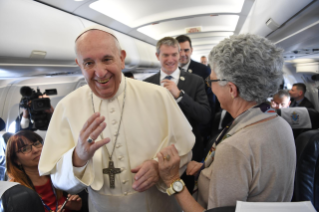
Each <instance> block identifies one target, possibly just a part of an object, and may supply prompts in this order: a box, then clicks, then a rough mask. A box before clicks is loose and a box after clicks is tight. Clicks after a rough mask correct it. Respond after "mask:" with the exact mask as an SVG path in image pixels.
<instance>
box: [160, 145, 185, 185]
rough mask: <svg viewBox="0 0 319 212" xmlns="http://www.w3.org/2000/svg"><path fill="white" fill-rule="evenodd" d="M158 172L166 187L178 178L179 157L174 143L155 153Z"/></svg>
mask: <svg viewBox="0 0 319 212" xmlns="http://www.w3.org/2000/svg"><path fill="white" fill-rule="evenodd" d="M157 158H158V169H159V174H160V177H161V178H162V180H163V181H164V183H165V184H166V185H167V187H169V186H170V184H171V183H173V182H174V181H175V180H177V179H179V178H180V176H179V163H180V157H179V155H178V151H177V149H176V148H175V146H174V144H172V145H171V146H168V147H165V148H164V149H162V151H160V152H159V153H157Z"/></svg>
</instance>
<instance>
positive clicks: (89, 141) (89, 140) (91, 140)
mask: <svg viewBox="0 0 319 212" xmlns="http://www.w3.org/2000/svg"><path fill="white" fill-rule="evenodd" d="M86 141H87V142H88V143H89V144H90V143H92V142H93V141H94V140H93V139H92V138H91V136H89V138H88V139H87V140H86Z"/></svg>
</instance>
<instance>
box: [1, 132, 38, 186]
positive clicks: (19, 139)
mask: <svg viewBox="0 0 319 212" xmlns="http://www.w3.org/2000/svg"><path fill="white" fill-rule="evenodd" d="M28 141H30V142H31V143H35V142H37V141H40V142H43V140H42V138H41V136H39V135H38V134H36V133H34V132H32V131H28V130H22V131H19V132H18V133H16V134H14V135H13V136H11V137H10V139H9V141H8V143H7V151H6V163H7V172H8V176H9V178H10V181H12V182H18V183H20V184H21V185H24V186H26V187H28V188H30V189H33V190H34V186H33V184H32V182H31V180H30V178H29V176H28V175H27V174H26V173H25V172H24V170H23V168H21V167H19V165H18V164H17V163H16V160H17V151H18V150H19V149H20V148H21V147H24V146H26V145H28V143H27V142H28Z"/></svg>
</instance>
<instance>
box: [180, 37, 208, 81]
mask: <svg viewBox="0 0 319 212" xmlns="http://www.w3.org/2000/svg"><path fill="white" fill-rule="evenodd" d="M176 40H177V41H178V43H179V45H180V47H181V53H180V54H181V56H180V59H179V65H180V67H181V68H182V69H183V70H184V71H186V72H189V73H193V74H196V75H198V76H201V77H202V78H203V79H204V80H205V79H206V78H207V77H208V76H209V75H210V69H209V68H208V67H207V66H205V65H203V64H201V63H198V62H195V61H194V60H191V56H192V53H193V47H192V41H191V39H190V38H189V37H188V36H186V35H180V36H178V37H176Z"/></svg>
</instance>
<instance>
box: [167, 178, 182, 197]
mask: <svg viewBox="0 0 319 212" xmlns="http://www.w3.org/2000/svg"><path fill="white" fill-rule="evenodd" d="M184 187H185V183H184V181H183V180H182V179H178V180H175V181H174V182H173V183H172V184H171V185H170V187H169V188H168V189H166V193H167V194H168V196H171V195H172V194H175V193H179V192H181V191H183V189H184Z"/></svg>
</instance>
